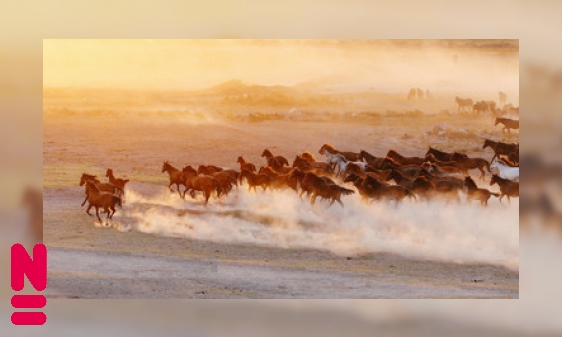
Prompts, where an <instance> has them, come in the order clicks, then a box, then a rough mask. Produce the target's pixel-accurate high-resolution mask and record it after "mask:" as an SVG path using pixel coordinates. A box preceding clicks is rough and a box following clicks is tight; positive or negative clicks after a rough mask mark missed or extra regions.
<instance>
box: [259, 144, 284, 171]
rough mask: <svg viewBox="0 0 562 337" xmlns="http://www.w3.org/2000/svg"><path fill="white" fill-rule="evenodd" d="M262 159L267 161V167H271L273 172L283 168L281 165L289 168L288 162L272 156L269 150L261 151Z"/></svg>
mask: <svg viewBox="0 0 562 337" xmlns="http://www.w3.org/2000/svg"><path fill="white" fill-rule="evenodd" d="M261 156H262V157H265V159H266V160H267V165H268V166H271V167H273V168H274V169H275V170H278V169H279V168H281V167H283V165H287V166H289V161H288V160H287V158H285V157H283V156H274V155H273V154H272V153H271V151H269V149H265V150H263V152H262V154H261Z"/></svg>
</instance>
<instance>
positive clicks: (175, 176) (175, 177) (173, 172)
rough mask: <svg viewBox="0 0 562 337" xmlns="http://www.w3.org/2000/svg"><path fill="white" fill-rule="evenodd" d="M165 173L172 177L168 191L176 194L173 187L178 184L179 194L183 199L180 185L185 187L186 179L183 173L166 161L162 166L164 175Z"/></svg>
mask: <svg viewBox="0 0 562 337" xmlns="http://www.w3.org/2000/svg"><path fill="white" fill-rule="evenodd" d="M164 172H168V175H170V184H169V185H168V189H169V190H170V191H172V192H175V191H174V190H173V189H172V185H173V184H176V186H177V189H178V194H179V196H180V198H181V197H182V195H181V192H180V185H184V186H185V179H184V177H183V173H182V171H180V170H178V169H177V168H175V167H173V166H172V165H170V163H169V162H168V161H167V160H166V161H164V164H163V165H162V173H164ZM184 195H185V192H184Z"/></svg>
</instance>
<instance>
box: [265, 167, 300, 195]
mask: <svg viewBox="0 0 562 337" xmlns="http://www.w3.org/2000/svg"><path fill="white" fill-rule="evenodd" d="M291 173H292V172H291ZM291 173H288V174H282V173H279V172H277V171H275V170H274V169H273V168H272V167H270V166H264V167H262V168H260V170H259V172H258V174H265V175H267V176H270V177H271V179H272V180H271V185H270V187H271V188H275V189H282V188H286V187H289V188H291V189H293V190H294V191H295V192H296V191H297V179H296V178H294V177H293V178H291Z"/></svg>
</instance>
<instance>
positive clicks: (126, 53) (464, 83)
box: [43, 40, 519, 92]
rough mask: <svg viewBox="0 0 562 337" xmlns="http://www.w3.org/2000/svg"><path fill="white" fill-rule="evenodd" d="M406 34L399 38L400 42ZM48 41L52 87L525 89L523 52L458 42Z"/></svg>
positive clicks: (46, 65)
mask: <svg viewBox="0 0 562 337" xmlns="http://www.w3.org/2000/svg"><path fill="white" fill-rule="evenodd" d="M397 41H398V42H397ZM397 41H392V40H391V41H369V40H340V41H336V40H44V42H43V84H44V86H45V87H102V88H103V87H109V88H126V89H192V88H205V87H209V86H212V85H216V84H218V83H221V82H223V81H226V80H230V79H239V80H242V81H244V82H246V83H252V84H265V85H275V84H280V85H294V84H296V83H299V82H305V81H320V80H321V81H329V82H330V83H332V85H334V86H335V87H338V88H341V89H353V90H355V89H358V88H359V89H361V88H364V89H379V90H382V91H385V90H389V91H395V90H404V89H403V88H410V87H413V86H420V87H423V88H430V89H433V90H440V89H444V90H451V89H452V90H455V89H458V90H461V91H471V90H487V89H489V90H491V91H494V92H496V91H498V90H503V91H507V92H510V91H511V92H512V91H517V90H518V88H519V60H518V52H517V50H515V51H514V52H512V53H502V54H501V56H500V54H499V53H493V52H491V51H490V50H487V49H482V50H476V49H469V48H464V49H453V48H447V47H443V46H441V45H442V44H439V43H436V41H426V42H423V41H421V42H420V41H410V42H403V43H400V41H399V40H397Z"/></svg>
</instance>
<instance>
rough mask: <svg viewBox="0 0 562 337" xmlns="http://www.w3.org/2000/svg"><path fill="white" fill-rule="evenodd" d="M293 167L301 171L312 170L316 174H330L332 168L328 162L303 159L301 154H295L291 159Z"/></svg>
mask: <svg viewBox="0 0 562 337" xmlns="http://www.w3.org/2000/svg"><path fill="white" fill-rule="evenodd" d="M293 167H296V168H298V169H300V170H302V171H307V172H314V173H317V174H332V173H333V170H332V167H331V166H330V164H328V163H324V162H310V161H307V160H305V159H303V158H302V157H301V156H296V157H295V160H293Z"/></svg>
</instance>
